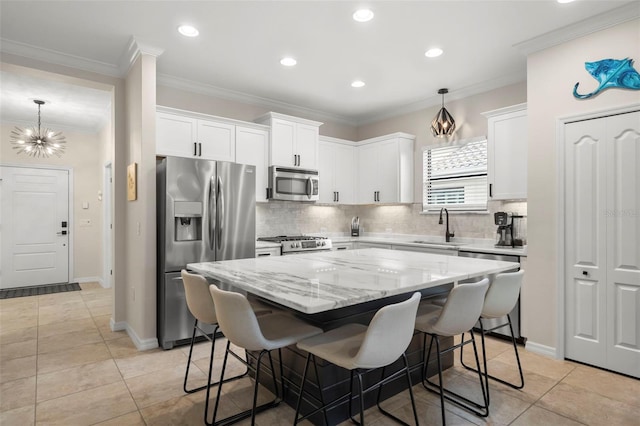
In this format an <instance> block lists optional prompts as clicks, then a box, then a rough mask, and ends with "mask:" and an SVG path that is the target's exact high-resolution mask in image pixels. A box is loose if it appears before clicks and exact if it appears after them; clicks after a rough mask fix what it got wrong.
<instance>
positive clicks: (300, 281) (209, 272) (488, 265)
mask: <svg viewBox="0 0 640 426" xmlns="http://www.w3.org/2000/svg"><path fill="white" fill-rule="evenodd" d="M514 265H517V264H514V263H513V262H499V261H494V260H484V259H471V258H459V257H455V256H443V255H437V254H429V253H419V252H406V251H399V250H385V249H377V248H370V249H359V250H347V251H340V252H336V251H331V252H323V253H313V254H300V255H295V256H274V257H266V258H256V259H239V260H227V261H222V262H205V263H190V264H188V265H187V268H188V269H190V270H193V271H196V272H198V273H200V274H202V275H205V276H207V277H210V278H213V279H216V280H218V281H220V282H222V283H225V284H228V285H232V286H234V287H237V288H239V289H241V290H244V291H246V292H248V293H251V294H255V295H257V296H260V297H263V298H265V299H267V300H270V301H272V302H276V303H278V304H281V305H284V306H286V307H289V308H292V309H295V310H297V311H299V312H303V313H306V314H315V313H319V312H325V311H329V310H332V309H337V308H342V307H345V306H352V305H356V304H359V303H363V302H368V301H371V300H377V299H382V298H385V297H389V296H394V295H398V294H403V293H408V292H412V291H416V290H421V289H425V288H429V287H435V286H438V285H442V284H447V283H451V282H456V281H458V280H462V279H467V278H474V277H479V276H482V275H487V274H494V273H498V272H504V271H507V270H510V269H513V268H514Z"/></svg>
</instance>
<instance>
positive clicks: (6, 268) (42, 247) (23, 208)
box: [0, 166, 71, 288]
mask: <svg viewBox="0 0 640 426" xmlns="http://www.w3.org/2000/svg"><path fill="white" fill-rule="evenodd" d="M0 173H1V176H0V179H2V180H1V182H2V185H1V187H2V188H1V190H0V191H1V193H0V194H1V200H2V206H1V207H0V209H1V210H2V216H1V217H2V243H1V245H2V265H1V267H2V273H1V274H0V275H1V277H2V281H0V288H13V287H27V286H34V285H42V284H52V283H67V282H69V232H70V229H71V226H70V223H69V172H68V171H66V170H49V169H31V168H26V167H24V168H23V167H6V166H3V167H1V168H0Z"/></svg>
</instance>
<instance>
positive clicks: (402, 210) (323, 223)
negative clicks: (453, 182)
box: [256, 201, 527, 238]
mask: <svg viewBox="0 0 640 426" xmlns="http://www.w3.org/2000/svg"><path fill="white" fill-rule="evenodd" d="M497 211H507V212H515V213H518V214H521V215H526V214H527V203H526V201H509V202H503V201H490V202H489V213H488V214H470V213H450V214H449V228H450V230H452V231H453V232H454V233H455V235H456V237H459V238H494V236H495V232H496V226H495V225H494V223H493V213H494V212H497ZM421 212H422V204H417V203H416V204H403V205H392V206H377V205H364V206H363V205H353V206H352V205H339V206H334V205H323V204H309V203H298V202H289V201H270V202H268V203H258V204H257V206H256V234H257V236H258V237H267V236H274V235H295V234H316V235H327V234H340V233H344V234H347V233H349V231H350V224H351V218H352V217H353V216H359V217H360V226H361V228H362V232H370V233H393V234H417V235H441V234H442V235H444V225H439V224H438V218H439V215H438V214H437V213H435V214H420V213H421Z"/></svg>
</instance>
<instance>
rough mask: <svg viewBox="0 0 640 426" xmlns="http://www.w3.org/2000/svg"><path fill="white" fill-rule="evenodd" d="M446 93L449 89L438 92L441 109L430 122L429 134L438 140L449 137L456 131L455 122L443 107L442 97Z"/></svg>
mask: <svg viewBox="0 0 640 426" xmlns="http://www.w3.org/2000/svg"><path fill="white" fill-rule="evenodd" d="M446 93H449V89H440V90H438V94H439V95H442V108H440V111H438V114H437V115H436V116H435V118H434V119H433V121H432V122H431V132H432V133H433V136H435V137H438V138H442V137H445V136H451V135H452V134H453V132H454V131H455V130H456V122H455V120H454V119H453V117H452V116H451V114H449V111H447V109H446V108H445V107H444V95H445V94H446Z"/></svg>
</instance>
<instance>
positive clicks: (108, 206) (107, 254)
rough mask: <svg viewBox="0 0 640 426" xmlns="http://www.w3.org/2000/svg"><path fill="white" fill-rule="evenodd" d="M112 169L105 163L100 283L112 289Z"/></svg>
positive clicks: (110, 165)
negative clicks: (102, 266)
mask: <svg viewBox="0 0 640 426" xmlns="http://www.w3.org/2000/svg"><path fill="white" fill-rule="evenodd" d="M112 185H113V167H112V164H111V163H107V164H106V165H105V166H104V184H103V185H102V187H103V188H104V193H103V195H102V197H103V201H102V205H103V209H104V210H103V216H102V217H103V218H104V219H103V241H104V243H103V254H104V259H103V265H104V268H103V278H102V282H103V283H104V287H112V286H113V283H112V282H111V278H112V277H113V219H112V208H113V195H112V194H113V191H112Z"/></svg>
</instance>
